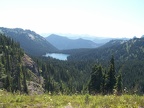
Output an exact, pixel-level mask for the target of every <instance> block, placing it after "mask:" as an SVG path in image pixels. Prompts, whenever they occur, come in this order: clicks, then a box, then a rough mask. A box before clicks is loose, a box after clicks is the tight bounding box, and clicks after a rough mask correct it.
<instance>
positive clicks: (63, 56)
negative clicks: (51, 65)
mask: <svg viewBox="0 0 144 108" xmlns="http://www.w3.org/2000/svg"><path fill="white" fill-rule="evenodd" d="M44 56H46V57H52V58H55V59H59V60H67V57H68V56H70V55H69V54H62V53H47V54H46V55H44Z"/></svg>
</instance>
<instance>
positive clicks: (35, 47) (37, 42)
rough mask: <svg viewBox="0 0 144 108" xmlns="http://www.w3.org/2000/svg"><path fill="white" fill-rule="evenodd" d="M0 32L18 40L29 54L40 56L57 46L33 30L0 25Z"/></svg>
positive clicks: (52, 50) (55, 49) (53, 50)
mask: <svg viewBox="0 0 144 108" xmlns="http://www.w3.org/2000/svg"><path fill="white" fill-rule="evenodd" d="M0 32H1V33H3V34H5V35H6V36H8V37H11V38H13V39H14V40H15V41H17V42H19V43H20V45H21V47H22V48H23V49H24V50H25V52H26V53H28V54H30V55H35V56H40V55H43V54H46V53H47V52H55V51H57V48H55V47H54V46H53V45H51V44H50V43H49V42H48V41H47V40H46V39H45V38H43V37H42V36H40V35H39V34H37V33H35V32H34V31H31V30H23V29H21V28H14V29H11V28H4V27H0Z"/></svg>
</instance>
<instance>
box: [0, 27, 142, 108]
mask: <svg viewBox="0 0 144 108" xmlns="http://www.w3.org/2000/svg"><path fill="white" fill-rule="evenodd" d="M0 31H1V33H0V73H1V74H0V89H2V90H3V89H4V91H2V92H3V93H6V94H8V95H10V96H11V94H9V93H8V92H10V93H14V95H15V96H16V97H17V98H21V97H18V95H17V94H15V93H20V94H27V95H28V97H27V96H26V97H25V96H22V95H21V96H22V97H23V98H28V99H30V98H31V97H29V95H34V96H35V97H34V100H35V98H37V99H38V97H37V96H39V95H40V94H41V95H42V96H44V97H46V98H47V96H48V97H51V96H52V97H51V98H55V97H54V96H56V97H58V98H61V99H63V97H64V96H67V97H66V98H67V99H68V100H70V98H71V97H69V96H68V95H72V97H73V96H74V97H75V98H78V97H79V98H82V99H83V100H82V102H83V104H82V103H79V101H78V100H77V101H76V102H74V101H73V100H71V101H70V102H71V107H72V108H73V107H76V106H77V105H79V107H83V106H85V105H87V107H88V108H89V107H92V106H95V107H97V106H101V105H99V104H98V103H95V102H94V103H92V99H95V95H96V96H99V95H101V96H100V97H99V99H100V98H101V100H103V99H104V98H105V97H104V96H107V95H108V96H109V97H108V98H107V99H108V100H109V99H111V98H115V99H116V100H117V104H114V103H113V104H112V105H114V106H113V107H115V106H117V105H120V106H121V107H126V106H125V105H126V104H127V105H130V106H132V105H131V104H132V103H130V101H128V103H124V104H121V103H122V101H123V100H122V99H124V100H125V99H127V100H131V99H133V98H136V97H135V96H140V95H143V93H144V79H143V77H144V73H143V70H144V65H143V64H144V44H143V42H144V38H143V37H141V38H132V39H129V40H125V39H116V40H110V41H109V42H107V43H105V44H104V45H101V46H96V47H90V48H88V47H82V46H81V45H80V46H81V47H79V48H70V47H69V48H68V49H65V48H64V49H61V50H60V48H58V47H56V46H54V45H53V44H52V43H50V42H48V41H47V40H46V39H45V38H44V37H42V36H40V35H39V34H37V33H35V32H34V31H31V30H23V29H20V28H16V29H9V28H3V27H0ZM58 37H59V38H61V37H60V36H58ZM62 38H64V37H62ZM54 40H55V39H54ZM67 40H69V39H66V40H65V41H59V42H60V43H64V42H65V43H66V41H67ZM78 40H82V41H83V42H86V43H87V42H88V43H89V42H90V43H91V41H87V40H85V41H84V40H83V39H78ZM69 41H76V42H77V40H69ZM56 43H57V41H56ZM60 43H59V44H60ZM68 43H70V42H68ZM73 44H74V43H73ZM73 44H71V45H73ZM95 44H96V43H95ZM60 47H62V46H60ZM35 94H37V95H35ZM47 94H49V95H47ZM59 94H61V95H60V96H62V97H59ZM74 94H76V95H74ZM123 94H125V95H124V96H123ZM127 94H130V95H132V96H130V97H129V96H128V97H127ZM45 95H47V96H45ZM103 95H104V96H103ZM133 95H134V96H133ZM115 96H120V97H119V98H117V97H115ZM10 98H11V97H10ZM42 98H43V97H42ZM138 98H139V99H141V100H143V98H142V97H138ZM21 99H22V98H21ZM21 99H20V101H23V102H25V101H24V100H21ZM87 99H88V100H87ZM89 99H90V101H91V103H87V101H89ZM55 100H56V99H55ZM95 100H96V99H95ZM101 100H99V101H101ZM12 101H13V102H15V101H16V100H12ZM18 101H19V100H18ZM96 101H97V100H96ZM113 101H114V100H113ZM118 101H120V103H119V102H118ZM0 102H1V103H3V104H2V105H3V106H4V105H6V102H4V101H3V102H2V101H0ZM13 102H12V103H13ZM33 102H34V101H32V103H31V104H33ZM37 102H40V100H38V101H37ZM134 102H137V103H138V101H137V100H134ZM4 103H5V104H4ZM65 103H68V101H67V102H65ZM110 103H111V102H110ZM110 103H103V105H102V106H110V107H112V106H111V104H110ZM14 104H16V103H13V105H14ZM57 104H58V103H57ZM21 105H22V104H21ZM21 105H20V106H21ZM25 105H26V106H27V103H25ZM39 105H40V106H42V107H45V106H49V105H52V106H55V107H58V106H59V105H62V106H63V107H64V106H67V104H58V105H55V104H53V103H49V104H46V103H43V104H39ZM22 106H23V105H22ZM28 106H29V105H28ZM135 106H136V107H140V106H143V104H142V103H138V104H136V105H135ZM33 107H34V106H33Z"/></svg>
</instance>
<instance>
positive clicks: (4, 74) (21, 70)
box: [0, 34, 43, 93]
mask: <svg viewBox="0 0 144 108" xmlns="http://www.w3.org/2000/svg"><path fill="white" fill-rule="evenodd" d="M32 82H33V83H34V84H35V85H40V80H39V75H38V71H37V67H36V64H35V63H34V62H32V60H31V59H30V57H28V56H27V55H26V54H25V53H24V51H23V50H22V49H21V48H20V44H19V43H16V42H14V40H13V39H11V38H8V37H6V36H4V35H2V34H0V88H1V89H2V88H3V89H6V90H7V91H10V92H17V91H20V92H23V93H28V92H31V91H33V92H35V90H32V89H30V88H31V87H33V86H34V84H31V83H32ZM39 88H40V87H37V90H36V91H38V90H39ZM41 92H43V91H42V90H41Z"/></svg>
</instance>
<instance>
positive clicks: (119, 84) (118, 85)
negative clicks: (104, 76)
mask: <svg viewBox="0 0 144 108" xmlns="http://www.w3.org/2000/svg"><path fill="white" fill-rule="evenodd" d="M115 89H116V90H117V93H118V94H121V93H122V76H121V74H120V75H118V77H117V82H116V86H115Z"/></svg>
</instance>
